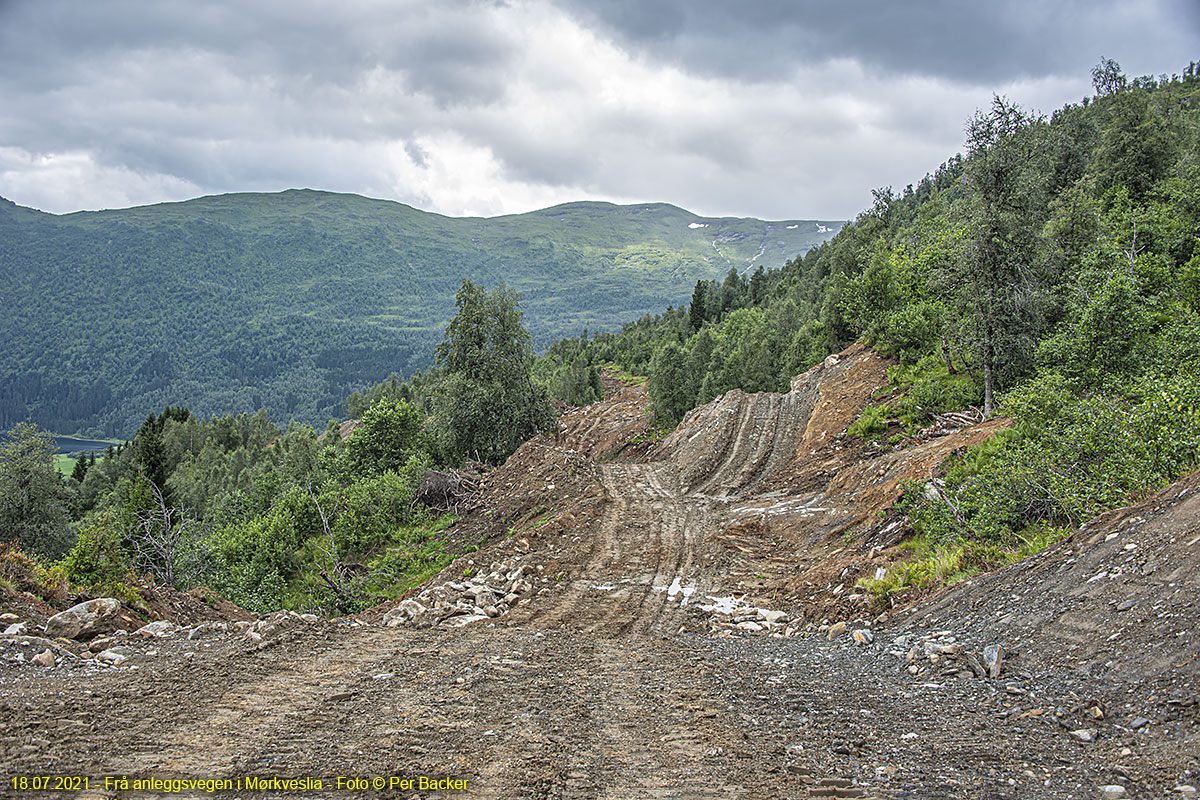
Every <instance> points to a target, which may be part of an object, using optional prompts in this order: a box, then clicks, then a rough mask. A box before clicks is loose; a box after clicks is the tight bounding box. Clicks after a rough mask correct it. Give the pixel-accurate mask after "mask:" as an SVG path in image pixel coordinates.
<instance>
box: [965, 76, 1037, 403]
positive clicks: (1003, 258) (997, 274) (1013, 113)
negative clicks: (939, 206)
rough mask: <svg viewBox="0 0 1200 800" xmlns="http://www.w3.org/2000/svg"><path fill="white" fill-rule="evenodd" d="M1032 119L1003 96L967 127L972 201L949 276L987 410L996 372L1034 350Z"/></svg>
mask: <svg viewBox="0 0 1200 800" xmlns="http://www.w3.org/2000/svg"><path fill="white" fill-rule="evenodd" d="M1034 122H1035V120H1034V119H1032V118H1031V117H1029V116H1028V115H1027V114H1025V113H1024V112H1023V111H1021V110H1020V108H1018V107H1017V106H1015V105H1013V104H1011V103H1009V102H1008V101H1007V100H1005V99H1003V98H1001V97H995V98H993V100H992V106H991V108H990V109H989V110H988V111H986V112H983V111H980V112H977V113H976V114H975V116H974V117H973V118H972V119H971V120H970V122H968V124H967V148H968V157H967V160H966V180H967V189H968V197H967V199H966V202H965V203H964V204H963V205H962V206H960V208H959V214H960V216H961V217H962V223H963V227H964V231H965V234H966V235H965V237H964V240H963V244H964V248H963V251H962V258H961V259H958V260H957V261H955V262H952V263H951V265H949V266H948V268H947V269H945V270H944V274H943V277H944V278H945V279H946V282H947V285H948V288H949V289H950V291H951V293H952V296H953V299H954V302H955V303H956V304H957V306H958V309H959V312H960V313H961V314H963V315H964V316H965V317H967V318H968V319H970V321H971V323H972V324H971V327H972V328H973V335H972V338H973V340H974V344H975V347H976V349H977V351H978V359H979V362H980V364H981V365H982V368H983V386H984V400H983V412H984V415H985V416H991V414H992V411H993V409H994V408H995V395H996V385H997V372H998V370H999V369H1000V368H1002V367H1014V366H1015V367H1016V368H1017V369H1018V370H1019V368H1020V367H1019V364H1017V365H1014V364H1013V360H1014V358H1016V357H1019V356H1028V355H1029V354H1032V352H1033V345H1034V337H1036V334H1037V333H1038V330H1037V328H1036V320H1035V315H1036V304H1037V300H1038V298H1039V294H1040V292H1041V287H1040V286H1039V284H1038V275H1037V271H1036V269H1035V264H1034V259H1035V252H1036V244H1037V231H1036V228H1035V226H1034V224H1033V217H1034V214H1035V211H1036V208H1037V207H1038V205H1037V204H1038V203H1039V201H1040V199H1041V198H1040V195H1041V185H1040V178H1041V173H1040V171H1039V164H1038V163H1037V160H1038V157H1039V156H1040V155H1041V153H1040V150H1039V141H1038V138H1037V135H1036V132H1035V131H1034V130H1033V123H1034Z"/></svg>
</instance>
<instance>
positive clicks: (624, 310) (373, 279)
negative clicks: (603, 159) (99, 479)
mask: <svg viewBox="0 0 1200 800" xmlns="http://www.w3.org/2000/svg"><path fill="white" fill-rule="evenodd" d="M839 228H840V223H837V222H831V221H822V222H816V221H812V220H789V221H783V222H764V221H761V220H757V219H734V218H704V217H698V216H696V215H694V214H691V213H689V212H687V211H685V210H683V209H680V208H676V207H674V206H670V205H665V204H649V205H635V206H616V205H612V204H609V203H595V202H584V203H570V204H567V205H562V206H556V207H554V208H549V209H545V210H542V211H536V212H532V213H528V214H520V215H511V216H503V217H494V218H487V219H484V218H451V217H445V216H441V215H438V214H430V213H426V212H423V211H419V210H417V209H414V208H411V207H409V206H405V205H403V204H400V203H394V202H390V201H384V200H371V199H367V198H364V197H359V196H355V195H342V194H331V193H326V192H315V191H308V190H292V191H287V192H282V193H279V194H234V195H223V196H216V197H203V198H199V199H196V200H191V201H187V202H183V203H168V204H161V205H154V206H144V207H140V208H131V209H122V210H112V211H99V212H80V213H76V214H67V215H61V216H60V215H53V214H45V213H42V212H39V211H34V210H32V209H27V208H22V207H19V206H16V205H13V204H12V203H10V202H7V201H0V307H2V308H3V309H4V313H3V314H2V315H0V342H2V343H3V344H2V349H0V354H2V355H3V359H2V361H0V428H7V427H9V426H10V425H11V424H13V423H14V422H16V421H18V420H21V419H25V418H30V417H31V418H32V419H33V420H34V421H36V422H38V423H40V424H42V425H44V426H48V427H51V428H54V429H57V430H62V431H78V432H86V433H92V434H100V433H105V434H113V433H115V434H121V433H123V432H127V431H130V430H132V429H133V428H135V427H136V426H137V423H138V422H139V421H140V420H141V419H142V418H143V417H144V416H145V414H146V413H147V412H148V410H150V409H154V408H161V407H162V406H164V405H166V404H168V403H170V404H179V403H185V404H187V405H189V406H190V407H191V408H192V409H193V410H194V411H196V412H198V413H200V414H211V413H218V412H219V413H228V412H237V411H243V410H252V409H256V408H259V407H265V408H266V409H267V410H268V411H269V412H270V413H271V415H272V416H273V417H275V418H280V419H286V418H288V417H295V418H297V419H301V420H305V421H308V422H313V423H316V424H321V423H322V422H323V421H324V420H325V419H327V418H328V417H329V416H330V415H332V414H335V413H336V408H337V405H338V404H339V403H340V401H341V399H342V398H344V397H345V396H346V394H347V393H348V391H350V390H351V389H353V388H356V387H360V386H362V385H364V384H367V383H370V382H371V381H374V380H378V379H380V378H382V377H384V376H386V375H387V374H388V373H391V372H397V373H400V374H409V373H410V372H412V371H414V370H417V369H421V368H424V367H426V366H428V365H429V363H430V359H431V354H432V349H433V346H434V344H435V343H436V342H437V341H438V339H439V338H440V335H441V329H442V327H443V326H444V325H445V323H446V321H447V320H448V319H449V318H450V316H452V312H453V304H454V293H455V291H456V290H457V289H458V286H459V284H460V282H461V280H462V279H463V278H471V279H472V280H475V281H477V282H481V283H484V284H487V285H493V284H495V283H498V282H500V281H505V282H507V283H508V285H509V286H512V287H514V288H515V289H517V290H518V291H520V292H522V293H523V294H524V302H523V306H524V309H525V313H526V324H527V326H528V328H529V329H530V331H531V333H532V334H533V336H534V338H535V341H537V342H538V343H541V344H544V343H548V342H549V341H551V340H552V339H554V338H556V337H560V336H563V335H567V334H574V333H576V332H578V331H579V330H581V329H583V328H584V327H588V328H591V329H593V330H595V329H603V328H613V327H616V326H617V325H619V324H620V323H621V322H624V321H626V320H629V319H632V318H636V317H638V316H641V315H643V314H646V313H650V312H657V311H661V310H662V309H664V308H665V307H666V306H667V305H669V304H676V303H680V302H683V301H685V300H686V299H687V297H688V296H689V293H690V291H691V289H692V287H693V286H694V284H695V282H696V281H697V280H698V279H702V278H703V279H708V278H714V277H719V276H722V275H724V274H725V273H727V272H728V271H729V270H730V268H735V269H737V270H738V271H739V272H744V271H746V270H748V269H751V268H756V267H757V266H758V265H762V266H764V267H767V268H771V267H779V266H780V265H782V264H783V263H784V262H786V261H787V260H788V259H789V258H792V257H794V256H796V255H797V254H799V253H803V252H806V251H807V250H808V249H809V248H811V247H812V246H814V245H816V244H819V243H820V242H823V241H825V240H826V239H828V238H830V237H831V236H832V235H833V234H834V233H835V232H836V231H837V230H838V229H839Z"/></svg>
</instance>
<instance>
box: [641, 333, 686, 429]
mask: <svg viewBox="0 0 1200 800" xmlns="http://www.w3.org/2000/svg"><path fill="white" fill-rule="evenodd" d="M690 383H691V381H690V380H689V376H688V374H687V357H686V356H685V355H684V352H683V348H681V347H680V346H679V345H677V344H675V343H674V342H671V343H668V344H666V345H665V346H663V347H662V348H660V349H659V350H658V352H656V353H655V354H654V361H653V362H651V366H650V382H649V385H648V387H647V388H648V389H649V392H650V398H651V400H652V401H653V402H654V418H655V420H657V421H658V422H659V423H660V424H663V423H667V424H674V423H676V422H678V421H679V419H680V418H681V417H682V416H683V414H684V412H685V411H687V410H688V409H689V408H691V407H692V400H693V395H692V393H690V392H689V390H688V387H689V384H690Z"/></svg>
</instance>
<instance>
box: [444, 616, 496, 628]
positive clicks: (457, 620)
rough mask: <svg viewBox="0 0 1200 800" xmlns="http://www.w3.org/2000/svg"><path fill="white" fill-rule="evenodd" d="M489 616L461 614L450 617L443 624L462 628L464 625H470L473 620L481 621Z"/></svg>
mask: <svg viewBox="0 0 1200 800" xmlns="http://www.w3.org/2000/svg"><path fill="white" fill-rule="evenodd" d="M487 618H488V615H487V614H459V615H458V616H457V617H450V618H449V619H447V620H445V621H443V622H442V626H443V627H446V628H461V627H463V626H464V625H470V624H471V623H472V622H479V621H480V620H484V619H487Z"/></svg>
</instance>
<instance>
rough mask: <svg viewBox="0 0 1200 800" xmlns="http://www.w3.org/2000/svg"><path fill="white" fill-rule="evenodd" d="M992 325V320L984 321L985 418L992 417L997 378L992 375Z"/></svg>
mask: <svg viewBox="0 0 1200 800" xmlns="http://www.w3.org/2000/svg"><path fill="white" fill-rule="evenodd" d="M993 357H994V353H993V352H992V325H991V321H990V320H985V321H984V323H983V418H984V419H991V418H992V409H993V401H994V385H995V379H994V378H993V377H992V360H993Z"/></svg>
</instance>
